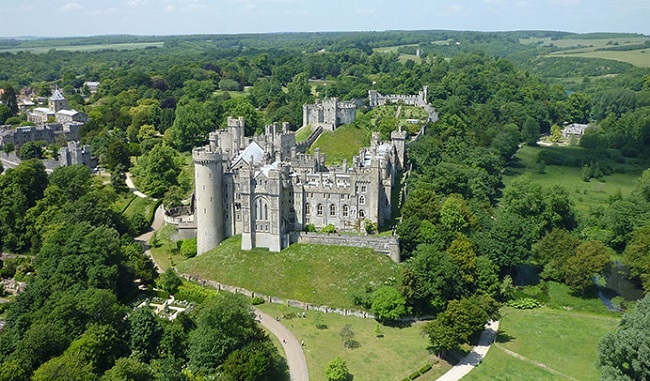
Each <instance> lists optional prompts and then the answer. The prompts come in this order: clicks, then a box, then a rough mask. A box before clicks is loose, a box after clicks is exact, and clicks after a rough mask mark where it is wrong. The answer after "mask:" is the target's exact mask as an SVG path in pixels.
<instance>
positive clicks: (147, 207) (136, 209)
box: [124, 196, 158, 220]
mask: <svg viewBox="0 0 650 381" xmlns="http://www.w3.org/2000/svg"><path fill="white" fill-rule="evenodd" d="M131 200H132V201H131V203H129V205H128V206H127V207H126V209H125V210H124V215H125V216H126V217H129V216H132V215H135V214H142V215H143V216H145V217H147V218H148V219H149V220H151V219H153V214H154V213H155V211H156V210H155V208H156V207H157V206H158V204H157V203H156V201H154V200H153V199H151V198H149V197H147V198H142V197H138V196H133V198H132V199H131Z"/></svg>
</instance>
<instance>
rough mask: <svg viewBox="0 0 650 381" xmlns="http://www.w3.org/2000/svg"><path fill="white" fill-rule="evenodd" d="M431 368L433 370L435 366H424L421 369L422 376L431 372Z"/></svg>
mask: <svg viewBox="0 0 650 381" xmlns="http://www.w3.org/2000/svg"><path fill="white" fill-rule="evenodd" d="M431 368H433V365H431V364H427V365H425V366H423V367H422V368H420V374H425V373H426V372H428V371H430V370H431Z"/></svg>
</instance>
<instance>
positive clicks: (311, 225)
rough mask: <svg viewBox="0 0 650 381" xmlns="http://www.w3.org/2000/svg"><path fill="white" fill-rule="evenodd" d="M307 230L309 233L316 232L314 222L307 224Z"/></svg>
mask: <svg viewBox="0 0 650 381" xmlns="http://www.w3.org/2000/svg"><path fill="white" fill-rule="evenodd" d="M305 231H306V232H308V233H314V232H315V231H316V226H314V224H307V225H305Z"/></svg>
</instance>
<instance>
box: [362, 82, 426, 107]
mask: <svg viewBox="0 0 650 381" xmlns="http://www.w3.org/2000/svg"><path fill="white" fill-rule="evenodd" d="M428 96H429V86H424V89H422V91H420V92H419V93H418V95H401V94H391V95H382V94H380V93H379V92H378V91H376V90H369V91H368V106H369V107H371V108H372V107H377V106H384V105H388V104H393V103H403V104H405V105H408V106H418V107H424V106H426V105H428V104H429V102H428V101H427V97H428Z"/></svg>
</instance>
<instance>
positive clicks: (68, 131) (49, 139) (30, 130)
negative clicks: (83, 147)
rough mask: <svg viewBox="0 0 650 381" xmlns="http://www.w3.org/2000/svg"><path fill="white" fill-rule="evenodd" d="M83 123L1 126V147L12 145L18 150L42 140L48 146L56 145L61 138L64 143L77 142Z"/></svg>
mask: <svg viewBox="0 0 650 381" xmlns="http://www.w3.org/2000/svg"><path fill="white" fill-rule="evenodd" d="M81 126H83V123H79V122H66V123H50V124H45V125H42V126H23V127H16V128H11V126H0V147H4V146H5V144H7V143H11V144H13V145H14V146H15V147H16V149H20V147H21V146H22V145H23V144H25V143H27V142H30V141H35V140H42V141H44V142H45V143H47V144H50V143H54V142H55V141H57V140H58V138H59V137H60V139H61V140H64V141H76V140H79V138H80V132H81Z"/></svg>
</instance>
